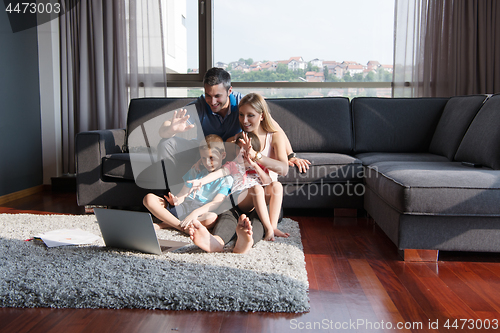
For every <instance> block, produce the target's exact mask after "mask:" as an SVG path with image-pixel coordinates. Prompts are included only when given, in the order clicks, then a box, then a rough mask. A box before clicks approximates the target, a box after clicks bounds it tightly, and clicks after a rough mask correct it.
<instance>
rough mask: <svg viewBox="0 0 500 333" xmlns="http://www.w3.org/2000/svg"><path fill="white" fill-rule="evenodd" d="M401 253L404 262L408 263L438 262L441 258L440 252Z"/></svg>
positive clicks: (412, 250)
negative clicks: (439, 257)
mask: <svg viewBox="0 0 500 333" xmlns="http://www.w3.org/2000/svg"><path fill="white" fill-rule="evenodd" d="M401 252H402V253H401V254H402V256H403V259H404V261H407V262H415V261H422V262H423V261H431V262H437V261H438V256H439V250H416V249H404V250H402V251H401Z"/></svg>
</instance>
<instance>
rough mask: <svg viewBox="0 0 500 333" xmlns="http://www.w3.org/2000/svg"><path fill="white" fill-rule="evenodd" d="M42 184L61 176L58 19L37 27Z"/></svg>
mask: <svg viewBox="0 0 500 333" xmlns="http://www.w3.org/2000/svg"><path fill="white" fill-rule="evenodd" d="M38 63H39V73H40V107H41V120H42V163H43V183H44V184H50V183H51V177H58V176H61V175H62V145H61V85H60V79H59V78H60V67H59V66H60V65H59V64H60V63H59V20H58V19H55V20H52V21H50V22H47V23H44V24H41V25H39V26H38Z"/></svg>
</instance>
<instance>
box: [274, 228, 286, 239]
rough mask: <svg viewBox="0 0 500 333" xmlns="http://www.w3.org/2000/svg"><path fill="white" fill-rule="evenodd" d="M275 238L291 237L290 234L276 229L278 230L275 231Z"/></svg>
mask: <svg viewBox="0 0 500 333" xmlns="http://www.w3.org/2000/svg"><path fill="white" fill-rule="evenodd" d="M274 236H276V237H284V238H288V237H290V234H289V233H288V232H283V231H281V230H279V229H278V228H276V229H274Z"/></svg>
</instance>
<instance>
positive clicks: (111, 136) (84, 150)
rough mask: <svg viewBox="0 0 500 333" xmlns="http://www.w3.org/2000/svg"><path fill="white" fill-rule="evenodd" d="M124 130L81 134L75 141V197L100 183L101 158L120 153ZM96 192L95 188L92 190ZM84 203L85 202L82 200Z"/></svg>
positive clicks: (124, 136)
mask: <svg viewBox="0 0 500 333" xmlns="http://www.w3.org/2000/svg"><path fill="white" fill-rule="evenodd" d="M125 134H126V131H125V129H111V130H98V131H88V132H81V133H78V134H77V135H76V139H75V159H76V161H75V162H76V183H77V196H78V201H79V202H80V196H81V195H82V192H87V191H89V190H90V188H89V187H93V186H95V185H99V183H101V182H102V158H103V157H104V156H106V155H109V154H114V153H121V152H122V147H123V146H124V145H125V138H126V135H125ZM93 191H96V188H93ZM83 201H85V200H83Z"/></svg>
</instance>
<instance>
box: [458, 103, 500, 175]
mask: <svg viewBox="0 0 500 333" xmlns="http://www.w3.org/2000/svg"><path fill="white" fill-rule="evenodd" d="M499 128H500V95H494V96H492V97H490V98H489V99H488V100H487V101H486V103H484V105H483V107H482V108H481V110H479V112H478V113H477V115H476V117H475V118H474V120H473V121H472V124H471V125H470V127H469V129H468V130H467V132H466V133H465V136H464V138H463V140H462V142H461V143H460V146H459V147H458V151H457V154H456V155H455V160H457V161H463V162H472V163H477V164H481V165H484V166H487V167H490V168H492V169H495V170H498V169H500V149H499V147H500V131H499V130H498V129H499Z"/></svg>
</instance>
